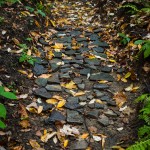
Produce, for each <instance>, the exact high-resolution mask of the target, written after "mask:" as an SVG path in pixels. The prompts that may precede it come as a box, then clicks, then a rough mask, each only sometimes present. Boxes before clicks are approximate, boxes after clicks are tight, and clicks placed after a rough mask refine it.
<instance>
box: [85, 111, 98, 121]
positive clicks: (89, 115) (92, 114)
mask: <svg viewBox="0 0 150 150" xmlns="http://www.w3.org/2000/svg"><path fill="white" fill-rule="evenodd" d="M99 113H100V112H99V110H93V111H90V112H88V113H87V116H88V117H91V118H94V119H97V118H98V116H99Z"/></svg>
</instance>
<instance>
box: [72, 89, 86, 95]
mask: <svg viewBox="0 0 150 150" xmlns="http://www.w3.org/2000/svg"><path fill="white" fill-rule="evenodd" d="M70 92H71V94H72V95H73V96H81V95H84V94H85V92H83V91H79V92H74V91H73V90H70Z"/></svg>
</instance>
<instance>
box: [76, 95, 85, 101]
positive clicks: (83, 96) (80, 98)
mask: <svg viewBox="0 0 150 150" xmlns="http://www.w3.org/2000/svg"><path fill="white" fill-rule="evenodd" d="M78 98H79V100H80V101H81V102H82V101H86V100H87V97H86V96H85V95H82V96H79V97H78Z"/></svg>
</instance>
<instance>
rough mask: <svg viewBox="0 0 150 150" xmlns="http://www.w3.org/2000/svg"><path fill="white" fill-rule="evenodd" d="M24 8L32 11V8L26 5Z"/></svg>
mask: <svg viewBox="0 0 150 150" xmlns="http://www.w3.org/2000/svg"><path fill="white" fill-rule="evenodd" d="M26 9H28V10H29V11H30V12H34V8H32V7H29V6H26Z"/></svg>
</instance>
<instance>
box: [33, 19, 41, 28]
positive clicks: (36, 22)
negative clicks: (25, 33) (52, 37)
mask: <svg viewBox="0 0 150 150" xmlns="http://www.w3.org/2000/svg"><path fill="white" fill-rule="evenodd" d="M34 22H35V25H36V26H37V27H38V28H40V27H41V26H40V24H39V23H38V21H36V20H35V21H34Z"/></svg>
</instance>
